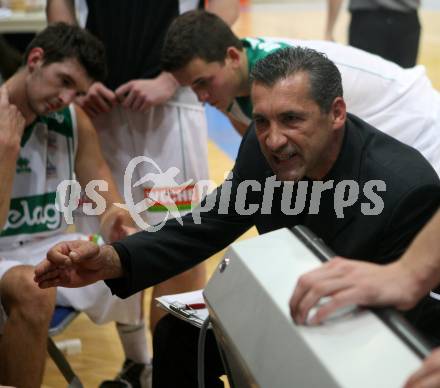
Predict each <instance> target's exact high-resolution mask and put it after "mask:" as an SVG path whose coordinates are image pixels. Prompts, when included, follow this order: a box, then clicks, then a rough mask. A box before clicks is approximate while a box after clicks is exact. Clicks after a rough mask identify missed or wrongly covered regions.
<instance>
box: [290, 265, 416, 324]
mask: <svg viewBox="0 0 440 388" xmlns="http://www.w3.org/2000/svg"><path fill="white" fill-rule="evenodd" d="M403 290H404V291H403ZM325 296H330V297H331V299H330V301H329V302H327V303H326V304H324V305H323V306H321V307H319V308H318V309H317V312H316V314H315V315H314V317H313V318H312V319H311V321H310V322H309V323H310V324H318V323H320V322H322V321H323V320H324V319H325V318H326V317H328V316H329V315H330V314H331V313H332V312H334V311H335V310H337V309H339V308H342V307H345V306H348V305H359V306H373V305H374V306H388V305H393V306H395V307H397V308H399V309H402V310H405V309H409V308H411V307H413V306H414V305H415V304H416V303H417V300H418V299H417V298H418V297H419V293H418V291H417V289H416V285H415V283H413V277H412V274H411V273H408V272H407V270H406V268H405V266H403V265H402V264H401V263H399V262H398V261H397V262H395V263H392V264H389V265H377V264H372V263H367V262H361V261H356V260H349V259H344V258H341V257H337V258H334V259H332V260H330V261H329V262H328V263H325V264H324V265H322V266H321V267H319V268H318V269H315V270H313V271H310V272H308V273H306V274H305V275H303V276H301V277H300V278H299V280H298V283H297V285H296V288H295V290H294V292H293V295H292V297H291V299H290V314H291V316H292V318H293V319H294V320H295V322H296V323H298V324H304V323H305V322H306V320H307V316H308V313H309V311H310V309H311V308H312V307H314V306H315V305H316V304H317V303H318V302H319V301H320V299H321V298H322V297H325Z"/></svg>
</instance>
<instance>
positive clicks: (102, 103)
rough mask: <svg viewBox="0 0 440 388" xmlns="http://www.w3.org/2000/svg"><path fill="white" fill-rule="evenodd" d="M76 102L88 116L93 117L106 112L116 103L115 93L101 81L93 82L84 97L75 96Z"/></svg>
mask: <svg viewBox="0 0 440 388" xmlns="http://www.w3.org/2000/svg"><path fill="white" fill-rule="evenodd" d="M76 102H77V103H78V105H79V106H80V107H81V108H83V109H84V111H85V112H86V113H87V114H88V115H89V117H91V118H94V117H96V116H97V115H99V114H101V113H108V112H110V111H111V109H112V108H113V107H114V106H115V105H116V104H117V103H118V100H117V97H116V94H115V93H114V92H113V91H112V90H110V89H108V88H107V87H106V86H104V84H102V83H101V82H95V83H94V84H93V85H92V86H91V87H90V89H89V91H88V93H87V95H86V96H85V97H80V98H77V100H76Z"/></svg>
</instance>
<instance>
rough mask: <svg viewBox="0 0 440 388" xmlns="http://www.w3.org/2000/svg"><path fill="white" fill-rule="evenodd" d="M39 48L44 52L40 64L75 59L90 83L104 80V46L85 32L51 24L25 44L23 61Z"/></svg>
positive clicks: (75, 28) (63, 24) (66, 25)
mask: <svg viewBox="0 0 440 388" xmlns="http://www.w3.org/2000/svg"><path fill="white" fill-rule="evenodd" d="M35 47H40V48H42V49H43V50H44V64H45V65H48V64H50V63H54V62H62V61H63V60H65V59H68V58H74V59H76V60H77V61H78V62H79V63H80V64H81V65H82V66H83V67H84V69H85V70H86V72H87V74H88V76H89V77H90V78H92V79H93V80H97V81H102V80H104V79H105V77H106V73H107V68H106V59H105V50H104V45H103V44H102V43H101V42H100V41H99V40H98V39H97V38H95V37H94V36H93V35H92V34H90V33H89V32H87V31H86V30H84V29H82V28H80V27H78V26H71V25H68V24H66V23H55V24H51V25H49V26H48V27H46V28H45V29H44V30H42V31H41V32H40V33H38V34H37V35H36V36H35V38H34V39H33V40H32V41H31V42H30V43H29V45H28V47H27V48H26V51H25V54H24V60H25V61H26V60H27V58H28V56H29V53H30V51H31V50H32V49H33V48H35Z"/></svg>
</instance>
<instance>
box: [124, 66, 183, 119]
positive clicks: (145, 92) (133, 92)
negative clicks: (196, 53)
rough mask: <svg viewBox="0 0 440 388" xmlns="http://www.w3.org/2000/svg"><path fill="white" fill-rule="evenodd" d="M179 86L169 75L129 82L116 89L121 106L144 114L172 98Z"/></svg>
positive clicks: (164, 74) (162, 74)
mask: <svg viewBox="0 0 440 388" xmlns="http://www.w3.org/2000/svg"><path fill="white" fill-rule="evenodd" d="M178 86H179V84H178V83H177V81H176V80H175V79H174V77H173V76H172V75H171V74H169V73H165V72H164V73H161V74H160V75H159V76H158V77H156V78H154V79H145V80H144V79H137V80H133V81H129V82H127V83H125V84H123V85H121V86H120V87H119V88H118V89H116V96H117V97H118V100H119V101H120V102H121V105H122V106H123V107H125V108H127V109H131V110H132V111H136V112H145V111H147V110H148V109H149V108H151V107H152V106H157V105H161V104H164V103H165V102H167V101H168V100H169V99H170V98H171V97H173V96H174V93H176V90H177V88H178Z"/></svg>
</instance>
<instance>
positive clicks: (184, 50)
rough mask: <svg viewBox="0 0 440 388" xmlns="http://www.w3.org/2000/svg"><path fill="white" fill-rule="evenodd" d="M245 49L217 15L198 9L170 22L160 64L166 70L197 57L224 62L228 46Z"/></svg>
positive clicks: (180, 65)
mask: <svg viewBox="0 0 440 388" xmlns="http://www.w3.org/2000/svg"><path fill="white" fill-rule="evenodd" d="M231 46H233V47H236V48H237V49H239V50H242V48H243V44H242V42H241V41H240V39H238V37H237V36H236V35H235V34H234V33H233V32H232V30H231V28H230V27H229V26H228V25H227V24H226V23H225V22H224V21H223V20H222V19H221V18H219V17H218V16H216V15H214V14H212V13H209V12H206V11H202V10H195V11H189V12H186V13H184V14H182V15H180V16H179V17H177V18H176V19H174V21H173V22H172V23H171V25H170V27H169V29H168V32H167V35H166V37H165V42H164V45H163V47H162V58H161V66H162V69H163V70H165V71H174V70H179V69H182V68H183V67H185V66H186V65H187V64H188V63H189V62H191V61H192V60H193V59H195V58H200V59H203V60H205V61H206V62H223V61H224V60H225V58H226V51H227V49H228V47H231Z"/></svg>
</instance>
